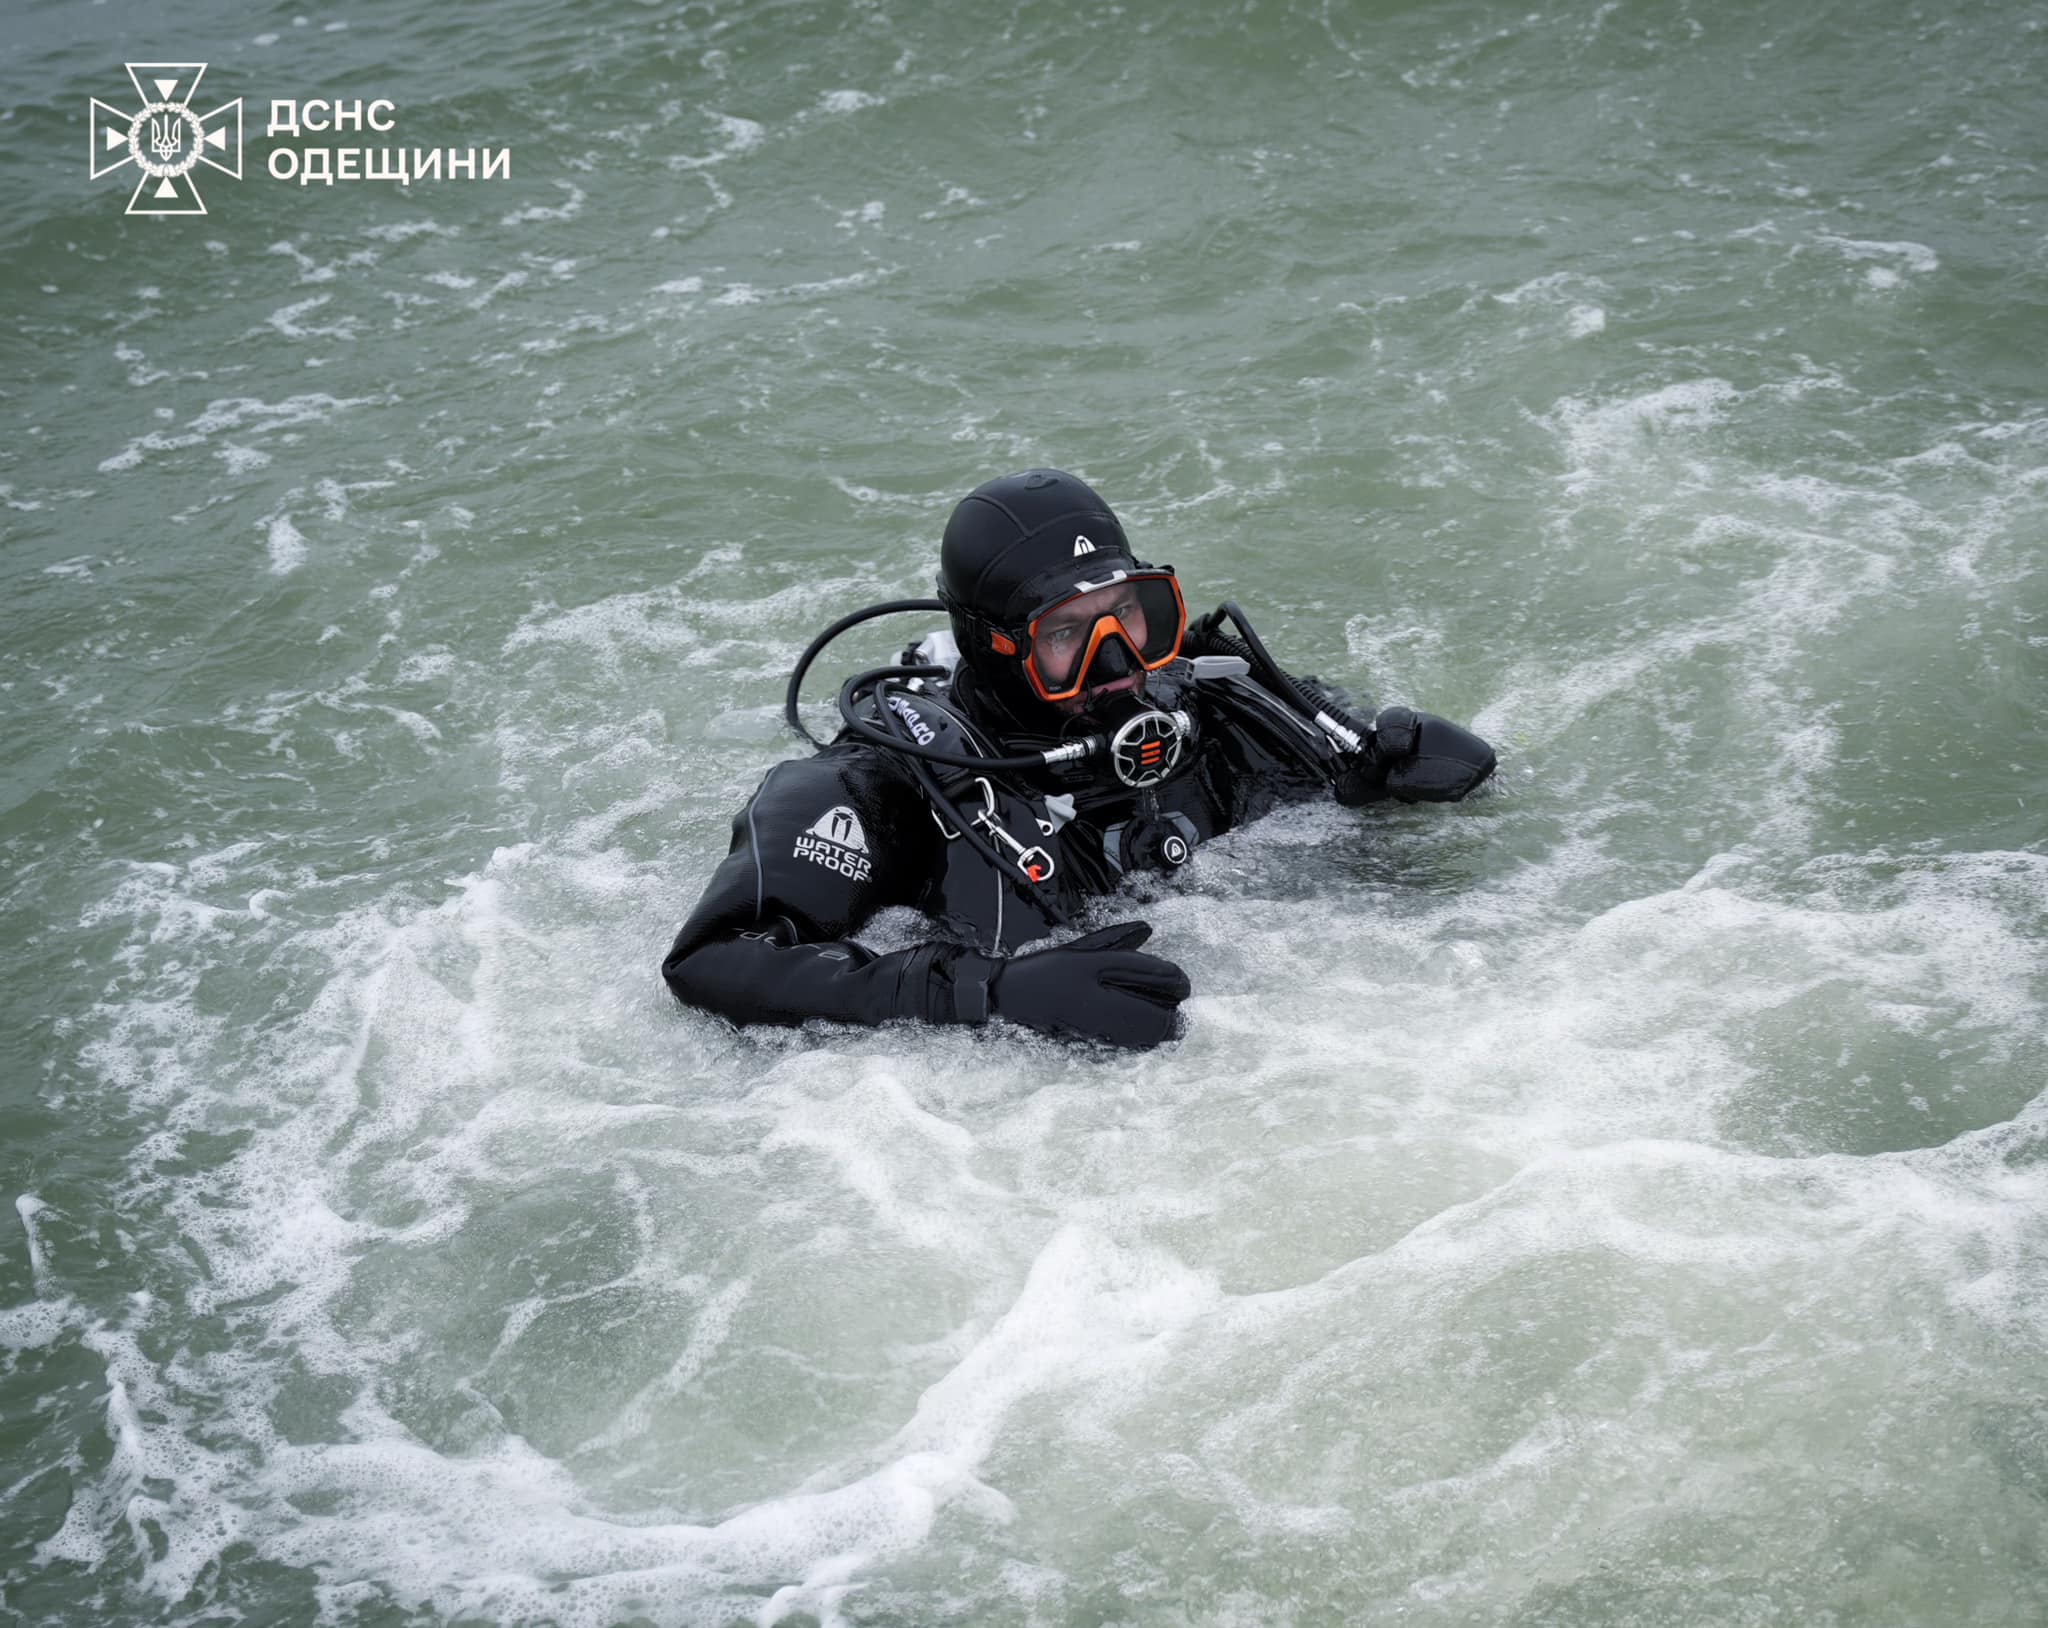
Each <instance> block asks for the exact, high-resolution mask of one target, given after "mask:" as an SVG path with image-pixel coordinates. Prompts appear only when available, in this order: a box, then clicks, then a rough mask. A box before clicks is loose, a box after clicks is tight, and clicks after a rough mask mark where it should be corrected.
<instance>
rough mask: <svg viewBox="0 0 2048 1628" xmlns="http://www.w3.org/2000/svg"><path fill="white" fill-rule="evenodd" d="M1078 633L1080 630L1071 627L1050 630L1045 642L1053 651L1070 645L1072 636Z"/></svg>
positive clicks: (1072, 640)
mask: <svg viewBox="0 0 2048 1628" xmlns="http://www.w3.org/2000/svg"><path fill="white" fill-rule="evenodd" d="M1079 631H1080V630H1079V629H1078V628H1071V627H1056V628H1052V629H1050V630H1049V631H1048V632H1047V633H1046V635H1045V642H1046V643H1047V644H1049V645H1051V646H1052V647H1053V648H1054V649H1059V648H1060V647H1062V646H1065V645H1070V644H1072V643H1073V642H1074V636H1075V635H1076V634H1077V633H1078V632H1079Z"/></svg>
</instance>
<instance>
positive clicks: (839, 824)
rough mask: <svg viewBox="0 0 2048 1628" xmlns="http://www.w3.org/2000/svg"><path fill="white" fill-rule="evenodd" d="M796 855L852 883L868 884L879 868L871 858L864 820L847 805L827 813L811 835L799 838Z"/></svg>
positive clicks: (814, 826)
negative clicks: (867, 881)
mask: <svg viewBox="0 0 2048 1628" xmlns="http://www.w3.org/2000/svg"><path fill="white" fill-rule="evenodd" d="M795 855H796V857H797V858H798V859H808V860H810V861H811V863H812V864H814V865H823V866H824V867H825V868H826V869H827V870H829V871H837V872H838V873H839V874H840V875H841V876H843V877H845V878H846V879H847V880H848V881H849V882H865V881H866V880H867V879H868V877H869V876H871V875H872V874H873V873H874V868H875V866H874V861H873V860H871V859H869V858H868V837H867V833H866V832H865V831H863V830H862V829H861V826H860V816H859V815H858V814H856V813H854V811H853V810H852V809H850V808H848V807H847V806H846V804H844V803H841V804H839V805H838V807H836V808H828V809H826V810H825V812H824V813H822V814H820V815H819V816H818V817H817V819H816V820H815V821H813V822H812V825H811V828H810V829H809V830H808V831H805V832H802V833H801V834H799V835H798V837H797V839H796V849H795Z"/></svg>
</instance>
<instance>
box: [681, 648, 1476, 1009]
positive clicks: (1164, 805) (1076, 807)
mask: <svg viewBox="0 0 2048 1628" xmlns="http://www.w3.org/2000/svg"><path fill="white" fill-rule="evenodd" d="M1190 671H1191V670H1190V669H1189V667H1188V664H1187V663H1185V662H1176V663H1175V664H1174V666H1173V668H1170V669H1168V670H1167V671H1165V672H1162V673H1157V674H1154V675H1153V676H1152V679H1151V681H1150V683H1149V685H1148V690H1149V695H1148V699H1149V700H1150V701H1152V702H1153V703H1154V704H1157V705H1161V706H1166V707H1173V706H1179V707H1182V708H1184V709H1186V710H1188V711H1190V712H1191V713H1192V714H1193V715H1194V716H1195V719H1196V734H1195V737H1194V739H1193V741H1192V743H1191V745H1190V747H1189V750H1188V752H1187V755H1186V761H1184V762H1183V764H1182V765H1181V766H1180V768H1179V770H1178V771H1177V772H1176V773H1175V774H1174V776H1173V777H1172V778H1171V779H1169V780H1167V781H1166V782H1165V783H1164V784H1162V785H1159V786H1156V787H1153V788H1150V789H1148V790H1145V791H1138V792H1134V791H1128V790H1125V789H1123V788H1120V787H1119V788H1115V789H1114V790H1110V789H1108V788H1099V787H1098V788H1091V789H1084V790H1082V791H1081V792H1079V793H1077V794H1076V795H1075V796H1074V800H1073V804H1072V805H1071V806H1072V809H1073V812H1072V815H1071V817H1067V805H1066V804H1065V803H1064V802H1063V800H1062V799H1061V798H1060V797H1059V796H1058V795H1057V794H1055V795H1054V796H1053V797H1052V798H1050V799H1046V798H1044V797H1042V796H1040V795H1038V793H1037V792H1036V791H1034V790H1032V789H1030V788H1026V787H1023V786H1021V785H1019V784H1018V783H1016V782H1015V781H1014V780H1012V781H1011V782H1010V783H1009V784H1008V785H1007V786H1005V787H1003V788H1002V791H1001V796H1000V805H1001V811H1002V812H1003V814H1004V815H1005V816H1006V819H1005V822H1004V823H1005V824H1006V826H1007V828H1008V829H1009V830H1011V831H1012V832H1013V833H1014V834H1015V836H1016V839H1017V840H1018V842H1019V843H1021V844H1022V845H1025V846H1030V847H1037V848H1039V849H1041V850H1042V851H1043V853H1044V854H1045V856H1046V857H1047V858H1048V859H1049V860H1050V861H1051V865H1050V874H1049V876H1048V877H1047V879H1046V880H1045V881H1043V882H1041V883H1038V884H1032V883H1029V882H1026V881H1025V880H1024V879H1023V878H1022V877H1021V876H1017V875H1015V874H1013V873H1008V872H999V871H998V870H997V869H996V867H994V866H993V865H991V864H990V863H989V862H988V860H987V859H986V858H984V857H983V856H982V854H981V853H979V852H978V851H977V850H976V849H975V848H974V847H973V846H972V845H971V844H970V843H969V842H967V841H964V840H961V839H960V838H958V837H957V836H951V837H949V835H948V832H949V830H950V829H951V827H950V826H949V825H946V824H944V823H942V822H941V821H940V820H939V819H938V818H937V817H936V816H935V812H934V809H933V807H932V804H931V803H930V801H929V800H928V799H927V797H926V795H925V793H924V791H923V790H922V789H921V788H920V786H919V784H918V782H917V779H916V777H915V775H914V773H913V771H912V770H911V768H910V766H909V765H908V764H907V763H906V762H905V761H904V759H903V757H902V756H901V755H900V754H898V753H895V752H892V751H890V750H889V749H887V748H885V747H879V746H874V745H869V744H866V743H864V742H861V741H859V740H857V739H851V740H849V739H847V738H845V737H844V736H842V737H841V738H840V739H839V740H837V741H835V742H834V743H833V744H831V745H829V746H827V747H825V748H824V749H822V750H821V751H819V752H818V753H817V754H816V755H815V756H813V757H809V758H803V759H795V760H791V761H788V762H784V763H779V764H777V765H776V766H775V767H774V768H773V769H771V770H770V771H769V772H768V775H767V777H766V778H765V779H764V780H763V781H762V783H761V786H760V789H759V790H758V791H756V792H755V794H754V796H753V798H752V800H751V801H749V802H748V804H747V806H746V807H745V808H743V809H742V810H741V811H740V812H739V813H738V814H737V815H736V816H734V819H733V826H732V848H731V851H730V852H729V853H728V854H727V855H726V858H725V860H724V861H723V862H722V863H721V864H720V865H719V867H718V869H717V871H716V872H715V873H714V875H713V876H712V879H711V884H710V886H709V887H708V888H707V889H706V890H705V893H704V896H703V898H702V899H701V900H699V901H698V904H697V907H696V909H695V910H693V911H692V912H691V913H690V917H689V919H688V920H687V921H686V922H685V923H684V924H683V928H682V931H681V932H680V933H679V934H677V936H676V941H675V944H674V946H673V948H671V949H670V951H669V953H668V957H667V959H666V960H665V961H664V962H663V963H662V975H663V977H664V978H665V979H666V980H667V981H668V985H669V988H670V989H672V990H673V991H674V992H675V994H676V996H677V998H678V999H680V1000H681V1001H683V1002H684V1003H685V1004H687V1005H691V1006H696V1007H701V1008H703V1009H705V1010H707V1011H711V1012H716V1013H719V1014H721V1015H722V1016H724V1017H726V1018H729V1019H731V1020H732V1021H733V1022H735V1023H742V1024H745V1023H800V1022H802V1021H804V1020H806V1019H808V1018H828V1019H833V1020H836V1021H839V1022H845V1023H860V1024H878V1023H883V1022H886V1021H888V1020H889V1019H892V1018H914V1019H919V1020H922V1021H924V1022H929V1023H979V1022H983V1021H986V1019H987V1018H988V1017H989V1016H991V1015H998V1016H1003V1017H1009V1018H1015V1019H1016V1020H1017V1021H1020V1022H1023V1023H1026V1024H1028V1025H1030V1026H1031V1027H1034V1028H1039V1029H1041V1030H1044V1031H1046V1032H1050V1033H1065V1034H1074V1035H1081V1036H1088V1037H1092V1038H1098V1039H1114V1040H1117V1041H1119V1042H1120V1043H1122V1044H1127V1045H1149V1044H1154V1043H1156V1042H1157V1041H1158V1040H1160V1039H1163V1038H1166V1037H1167V1036H1168V1035H1169V1034H1170V1033H1171V1032H1172V1012H1173V1008H1174V1007H1175V1006H1177V1004H1178V1002H1179V1000H1180V999H1181V998H1183V997H1184V996H1185V995H1186V993H1187V985H1186V980H1185V978H1184V977H1183V976H1182V975H1181V974H1180V972H1179V969H1178V968H1175V967H1173V966H1172V965H1171V963H1169V962H1165V961H1161V960H1158V959H1157V958H1155V957H1152V956H1144V955H1138V954H1136V953H1135V949H1136V945H1137V944H1138V943H1140V942H1142V941H1143V938H1144V933H1145V930H1144V929H1143V928H1142V926H1139V925H1135V924H1134V925H1133V926H1131V927H1129V928H1126V929H1123V930H1121V931H1115V930H1113V931H1111V932H1109V933H1098V934H1094V935H1090V936H1089V937H1088V938H1087V939H1084V940H1082V941H1079V942H1076V943H1074V944H1070V945H1063V946H1061V947H1060V948H1059V949H1057V950H1054V951H1051V952H1048V953H1047V954H1045V955H1043V956H1040V955H1026V956H1023V957H1018V958H1014V959H1011V960H1007V961H1006V960H1004V959H1003V958H1004V957H1008V956H1009V955H1010V952H1012V951H1013V950H1015V949H1017V948H1018V947H1019V946H1021V945H1024V944H1028V943H1030V942H1031V941H1032V940H1034V939H1039V938H1043V937H1045V936H1046V935H1047V934H1049V933H1051V932H1052V931H1054V930H1055V929H1056V927H1057V925H1058V924H1059V923H1058V917H1071V916H1074V915H1077V914H1079V912H1080V910H1081V909H1082V907H1083V906H1084V905H1085V903H1086V901H1087V900H1088V899H1089V898H1091V897H1093V896H1096V895H1099V894H1103V893H1107V892H1109V891H1111V890H1113V889H1114V888H1115V887H1116V886H1117V885H1118V884H1119V882H1120V881H1121V880H1122V878H1123V877H1124V876H1125V875H1126V874H1127V873H1128V872H1129V871H1131V870H1134V869H1139V868H1149V869H1157V870H1170V869H1174V868H1177V867H1178V865H1179V864H1183V863H1185V862H1186V860H1187V859H1188V858H1189V857H1191V856H1192V854H1193V853H1194V851H1195V850H1196V849H1197V848H1199V846H1200V845H1201V844H1202V843H1203V842H1205V841H1207V840H1208V839H1210V838H1211V837H1214V836H1218V835H1220V834H1222V833H1223V832H1225V831H1228V830H1231V829H1232V828H1233V827H1235V826H1239V825H1243V824H1245V823H1246V822H1247V821H1250V820H1253V819H1256V818H1257V817H1258V816H1260V815H1261V814H1264V813H1267V812H1269V811H1270V810H1272V809H1274V808H1277V807H1279V806H1280V805H1282V804H1284V803H1292V802H1300V801H1305V800H1309V799H1314V798H1319V797H1325V796H1329V795H1331V794H1332V787H1333V782H1334V784H1335V788H1336V795H1337V796H1338V798H1339V800H1341V801H1343V802H1346V803H1362V802H1369V801H1374V800H1377V799H1379V798H1382V797H1386V796H1389V795H1392V796H1397V797H1401V798H1403V799H1404V800H1417V799H1428V800H1449V799H1452V798H1455V797H1460V796H1463V795H1464V793H1465V792H1466V791H1468V790H1470V789H1471V787H1472V786H1474V785H1476V784H1478V782H1479V781H1480V780H1483V779H1484V778H1485V776H1486V774H1487V773H1489V772H1490V771H1491V770H1492V767H1493V753H1492V751H1491V749H1490V748H1488V747H1487V746H1486V744H1485V743H1484V742H1483V741H1480V740H1479V739H1478V738H1477V737H1476V736H1473V735H1470V734H1468V733H1467V732H1466V731H1464V730H1462V729H1460V728H1458V727H1457V726H1456V725H1453V724H1448V723H1445V722H1444V721H1443V720H1441V719H1437V718H1431V717H1429V716H1427V715H1421V714H1412V713H1408V712H1407V711H1406V709H1401V708H1396V709H1391V710H1390V712H1389V713H1386V714H1382V716H1381V727H1380V729H1379V730H1378V731H1377V732H1376V739H1385V740H1390V741H1393V742H1394V743H1395V745H1394V750H1393V751H1392V752H1391V753H1382V752H1378V751H1375V750H1368V751H1367V752H1366V753H1364V754H1359V755H1355V756H1347V757H1339V756H1338V755H1337V754H1336V753H1335V752H1334V750H1333V749H1332V747H1331V744H1330V742H1329V740H1328V738H1327V737H1326V736H1324V735H1323V734H1322V732H1321V731H1320V730H1318V729H1316V728H1315V727H1314V726H1312V725H1310V724H1308V723H1306V722H1304V721H1303V720H1302V719H1301V717H1300V715H1299V713H1298V712H1296V711H1294V710H1292V709H1290V708H1288V707H1286V706H1284V705H1282V704H1281V703H1280V702H1279V701H1278V700H1276V699H1275V698H1274V697H1273V696H1272V695H1271V694H1270V693H1269V692H1268V691H1267V690H1265V689H1264V688H1262V687H1261V686H1260V685H1258V684H1257V683H1255V682H1254V681H1252V680H1251V679H1249V678H1227V679H1205V680H1204V681H1203V682H1201V683H1200V684H1199V685H1198V684H1196V683H1195V682H1193V680H1192V679H1191V678H1190V677H1188V674H1189V672H1190ZM925 711H926V713H927V714H929V715H930V721H931V722H933V723H935V724H939V725H941V726H942V727H950V728H952V729H954V730H956V731H957V729H958V727H959V726H958V724H957V723H953V722H952V719H951V715H950V714H949V713H947V712H946V711H945V709H943V708H940V707H931V706H927V707H926V708H925ZM1396 715H1398V718H1397V716H1396ZM1390 718H1392V719H1396V722H1395V725H1394V727H1392V728H1389V727H1388V720H1389V719H1390ZM968 721H969V723H970V724H971V722H972V714H971V713H970V714H968ZM955 749H956V750H957V749H958V748H957V747H956V748H955ZM954 780H955V783H956V784H958V785H961V786H962V787H964V789H963V790H953V791H951V792H950V794H951V795H952V796H953V797H954V798H955V801H956V802H957V803H961V804H962V805H963V807H964V809H965V812H967V813H968V814H969V816H970V817H972V815H973V814H974V813H975V811H976V810H978V809H979V808H981V807H982V806H983V793H982V792H981V790H980V789H979V788H978V787H976V786H975V785H974V783H973V780H972V778H971V777H961V776H955V777H954ZM895 905H907V906H910V907H912V908H914V909H917V910H921V911H923V912H925V913H926V914H927V915H928V916H930V917H932V918H933V919H934V920H935V921H936V922H937V924H938V926H939V928H940V933H941V936H940V937H939V938H937V939H935V940H933V941H932V942H929V943H924V944H919V945H916V946H914V947H912V948H909V949H903V950H896V951H892V952H890V953H888V954H882V955H878V954H875V953H874V952H872V951H870V950H868V949H866V948H864V947H863V946H861V945H859V944H856V943H854V942H853V941H852V939H851V937H850V935H852V934H853V933H856V932H858V931H859V930H860V928H861V926H862V924H863V923H864V922H866V921H867V920H868V919H869V918H870V917H872V916H873V915H874V914H875V913H876V912H877V911H880V910H883V909H885V908H887V907H889V906H895ZM1055 912H1057V913H1058V916H1057V917H1056V915H1055ZM1068 952H1076V953H1073V954H1069V953H1068ZM1063 956H1064V957H1066V959H1065V960H1064V961H1062V960H1060V959H1058V958H1060V957H1063ZM1056 971H1057V972H1058V973H1059V976H1057V977H1055V976H1052V975H1053V974H1054V973H1055V972H1056ZM1098 975H1099V977H1100V980H1101V987H1099V988H1098V986H1097V981H1096V980H1097V977H1098ZM992 987H994V988H996V989H997V991H998V993H999V994H1000V997H1001V998H1000V999H997V998H995V997H994V996H992V994H991V989H992ZM1134 993H1136V994H1138V995H1141V996H1145V997H1149V999H1150V1001H1151V1002H1152V1003H1153V1004H1152V1005H1151V1006H1147V1005H1145V1004H1144V1003H1143V1001H1142V1000H1140V1001H1139V1002H1138V1003H1137V1004H1135V1005H1134V1004H1132V1000H1131V997H1132V995H1133V994H1134ZM1134 1012H1135V1013H1142V1014H1145V1016H1144V1017H1143V1018H1142V1019H1140V1020H1139V1021H1138V1022H1137V1023H1136V1025H1135V1027H1133V1024H1132V1021H1131V1015H1132V1013H1134ZM1155 1012H1157V1013H1163V1015H1162V1016H1160V1017H1159V1018H1158V1020H1157V1022H1156V1023H1155V1022H1154V1021H1153V1020H1152V1014H1154V1013H1155Z"/></svg>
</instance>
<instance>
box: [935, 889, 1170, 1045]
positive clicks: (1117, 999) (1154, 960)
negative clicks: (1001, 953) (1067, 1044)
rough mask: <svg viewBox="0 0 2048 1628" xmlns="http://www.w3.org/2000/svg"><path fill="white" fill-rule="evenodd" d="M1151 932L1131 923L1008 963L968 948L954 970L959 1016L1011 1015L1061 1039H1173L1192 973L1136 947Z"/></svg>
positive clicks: (963, 1019) (967, 1019) (961, 1019)
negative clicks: (1176, 1021)
mask: <svg viewBox="0 0 2048 1628" xmlns="http://www.w3.org/2000/svg"><path fill="white" fill-rule="evenodd" d="M1151 936H1152V928H1151V926H1150V925H1149V924H1148V923H1146V922H1142V921H1126V922H1120V923H1118V924H1117V925H1116V926H1114V927H1104V928H1102V929H1100V930H1099V931H1097V932H1093V933H1089V934H1087V935H1086V936H1084V937H1081V938H1077V939H1074V940H1073V941H1072V942H1071V943H1067V944H1056V945H1054V946H1053V947H1052V948H1051V949H1049V950H1038V951H1035V952H1033V953H1032V954H1029V955H1018V956H1012V957H1011V958H1010V959H1008V960H1007V961H999V960H997V959H996V958H995V957H993V956H987V955H978V954H976V953H974V952H972V951H967V952H963V953H962V954H960V955H958V956H956V957H955V958H954V959H953V964H952V969H951V970H952V980H953V1008H954V1021H955V1022H958V1023H983V1022H986V1021H987V1020H988V1019H989V1018H991V1017H1001V1018H1008V1019H1009V1020H1010V1021H1011V1022H1012V1023H1021V1024H1022V1025H1023V1026H1024V1027H1025V1028H1027V1029H1036V1030H1037V1031H1038V1032H1039V1033H1040V1034H1049V1035H1055V1036H1057V1037H1059V1038H1060V1039H1063V1040H1102V1041H1107V1042H1108V1043H1109V1044H1110V1045H1112V1046H1127V1047H1130V1048H1132V1049H1143V1048H1146V1047H1150V1046H1156V1045H1158V1044H1160V1042H1162V1041H1165V1040H1171V1039H1172V1038H1173V1031H1174V1020H1175V1015H1176V1013H1177V1012H1178V1011H1179V1008H1180V1003H1181V1002H1182V1001H1184V1000H1186V999H1187V998H1188V994H1189V985H1188V975H1187V974H1186V973H1184V972H1182V971H1181V970H1180V968H1179V967H1177V966H1175V965H1174V964H1173V963H1172V962H1171V961H1168V960H1166V959H1164V958H1163V957H1161V956H1157V955H1146V954H1143V953H1142V952H1141V951H1140V950H1139V949H1138V946H1139V945H1140V944H1142V943H1144V942H1145V940H1146V939H1148V938H1150V937H1151Z"/></svg>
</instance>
